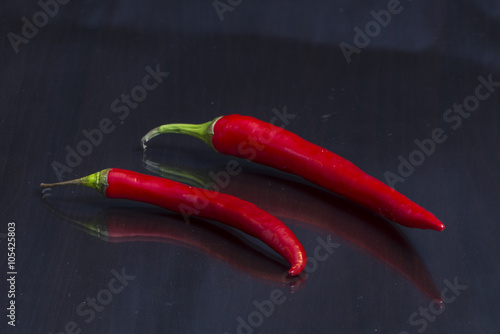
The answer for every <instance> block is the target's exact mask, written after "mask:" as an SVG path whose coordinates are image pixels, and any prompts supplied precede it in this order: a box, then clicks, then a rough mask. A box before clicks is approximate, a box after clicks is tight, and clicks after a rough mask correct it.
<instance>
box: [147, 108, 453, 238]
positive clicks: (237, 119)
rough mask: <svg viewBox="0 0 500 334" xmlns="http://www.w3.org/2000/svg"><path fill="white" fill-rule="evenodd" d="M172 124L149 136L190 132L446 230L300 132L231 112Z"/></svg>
mask: <svg viewBox="0 0 500 334" xmlns="http://www.w3.org/2000/svg"><path fill="white" fill-rule="evenodd" d="M197 126H198V128H195V125H188V126H187V127H186V125H183V124H170V125H169V124H167V125H163V126H160V127H158V128H156V129H153V130H151V131H150V132H149V133H148V134H146V136H144V137H143V139H142V142H143V146H144V147H145V143H146V142H147V141H148V140H149V139H151V138H152V137H154V136H156V135H159V134H162V133H168V132H175V133H185V134H190V135H193V136H195V137H198V138H200V139H203V140H205V142H207V143H208V144H209V145H211V146H212V147H213V148H214V149H215V150H216V151H218V152H220V153H223V154H228V155H232V156H235V157H241V158H245V159H248V160H251V161H253V162H256V163H260V164H263V165H266V166H270V167H274V168H277V169H279V170H282V171H285V172H289V173H293V174H296V175H298V176H301V177H303V178H304V179H306V180H308V181H310V182H312V183H315V184H317V185H319V186H321V187H323V188H325V189H328V190H330V191H332V192H334V193H336V194H339V195H341V196H343V197H345V198H347V199H349V200H351V201H353V202H356V203H358V204H360V205H362V206H364V207H366V208H368V209H370V210H372V211H374V212H376V213H378V214H380V215H381V216H383V217H385V218H387V219H388V220H391V221H393V222H396V223H398V224H401V225H403V226H406V227H413V228H421V229H433V230H437V231H442V230H443V229H444V225H443V223H441V222H440V221H439V220H438V219H437V218H436V217H435V216H434V215H433V214H432V213H430V212H429V211H427V210H425V209H424V208H422V207H421V206H419V205H417V204H416V203H414V202H412V201H411V200H410V199H408V198H407V197H405V196H404V195H402V194H401V193H399V192H398V191H396V190H394V189H393V188H391V187H389V186H388V185H386V184H385V183H383V182H381V181H379V180H377V179H376V178H374V177H372V176H370V175H368V174H366V173H365V172H363V171H362V170H361V169H360V168H358V167H356V166H355V165H354V164H353V163H351V162H349V161H348V160H346V159H344V158H342V157H340V156H338V155H337V154H335V153H333V152H331V151H329V150H327V149H325V148H322V147H320V146H318V145H315V144H313V143H311V142H309V141H307V140H305V139H303V138H301V137H299V136H298V135H296V134H294V133H292V132H290V131H288V130H285V129H283V128H281V127H278V126H275V125H273V124H270V123H267V122H263V121H260V120H258V119H256V118H254V117H250V116H242V115H236V114H234V115H227V116H222V117H219V118H216V119H214V120H213V121H211V122H208V123H204V124H200V125H197Z"/></svg>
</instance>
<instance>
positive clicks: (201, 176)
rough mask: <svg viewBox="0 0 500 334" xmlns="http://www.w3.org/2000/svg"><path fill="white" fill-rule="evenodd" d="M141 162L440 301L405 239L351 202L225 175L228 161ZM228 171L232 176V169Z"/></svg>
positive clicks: (280, 181)
mask: <svg viewBox="0 0 500 334" xmlns="http://www.w3.org/2000/svg"><path fill="white" fill-rule="evenodd" d="M143 162H144V166H145V168H146V169H148V170H150V171H152V172H154V173H156V174H159V175H161V176H163V177H166V178H170V179H175V180H177V181H180V182H184V183H188V184H190V185H194V186H197V187H201V188H203V187H208V188H209V189H210V188H211V189H210V190H216V191H220V192H223V193H227V194H230V195H233V196H237V197H239V198H241V199H243V200H246V201H249V202H251V203H254V204H255V205H257V206H258V207H260V208H261V209H263V210H265V211H267V212H269V213H270V214H272V215H274V216H276V217H278V218H287V219H288V220H289V222H290V223H292V224H294V225H297V226H299V227H301V228H305V229H309V230H314V231H317V232H320V233H327V234H334V235H336V236H339V237H341V238H342V239H343V240H345V241H347V243H346V244H347V245H349V246H351V247H352V248H354V249H356V250H358V251H361V252H362V253H363V254H365V255H367V256H369V257H371V258H373V259H375V260H378V261H382V263H384V264H386V265H388V266H389V267H390V268H392V269H393V270H394V271H395V272H397V273H398V274H400V275H402V276H403V277H405V278H406V279H407V280H409V281H410V282H412V283H413V284H414V285H415V286H417V287H418V288H419V289H420V290H421V291H423V292H424V293H425V294H426V295H427V296H428V297H429V298H431V299H434V300H437V301H441V295H440V292H439V291H438V289H437V287H436V285H435V283H434V280H433V278H432V276H431V275H430V273H429V270H428V269H427V267H426V265H425V263H424V262H423V261H422V259H421V258H420V257H419V255H418V254H417V252H416V250H415V249H414V248H413V247H412V245H411V243H410V242H409V241H408V239H407V238H406V237H404V236H403V235H402V233H401V232H400V231H399V230H398V229H397V228H396V227H395V226H393V224H391V223H390V222H388V221H387V220H385V219H384V218H382V217H380V216H377V215H375V214H373V213H372V212H370V211H368V210H366V209H364V208H362V207H360V206H358V205H357V204H355V203H352V202H350V201H348V200H345V199H343V198H341V197H339V196H337V195H335V194H333V193H330V192H328V191H326V190H323V189H320V188H318V187H315V186H313V185H308V184H304V183H301V182H295V181H291V180H290V177H289V176H283V178H281V177H274V176H270V175H264V174H259V173H258V172H255V169H250V168H247V167H245V171H244V172H243V171H242V167H241V166H239V167H240V170H239V172H237V173H236V172H233V173H229V172H228V166H229V165H230V163H231V161H230V162H229V163H228V165H226V166H224V167H222V168H220V169H217V170H215V169H210V170H195V169H193V168H191V169H180V168H171V167H169V166H166V165H162V164H159V163H157V162H154V161H152V160H148V159H147V158H146V153H144V157H143ZM232 162H233V163H236V160H233V161H232ZM230 168H232V170H233V171H234V170H235V166H234V164H233V165H232V166H231V167H230ZM248 170H253V171H254V172H248ZM226 174H227V175H226ZM214 188H215V189H214ZM297 237H298V238H299V240H300V235H297Z"/></svg>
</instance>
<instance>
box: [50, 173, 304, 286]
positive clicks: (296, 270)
mask: <svg viewBox="0 0 500 334" xmlns="http://www.w3.org/2000/svg"><path fill="white" fill-rule="evenodd" d="M67 184H78V185H85V186H89V187H92V188H94V189H96V190H98V191H99V192H100V193H101V194H102V195H104V196H105V197H108V198H119V199H129V200H133V201H139V202H144V203H149V204H153V205H157V206H159V207H162V208H165V209H168V210H171V211H175V212H179V213H182V207H183V206H185V207H191V208H193V207H194V208H196V212H194V213H193V214H194V215H196V216H198V217H201V218H206V219H210V220H216V221H219V222H221V223H224V224H226V225H228V226H231V227H234V228H236V229H239V230H240V231H242V232H245V233H247V234H249V235H251V236H253V237H255V238H258V239H260V240H262V241H263V242H264V243H265V244H267V245H268V246H269V247H271V248H272V249H273V250H275V251H276V252H277V253H279V254H280V255H281V256H283V257H284V258H285V259H286V260H287V261H288V262H289V263H290V265H291V268H290V270H289V271H288V273H289V274H290V275H291V276H297V275H299V274H300V273H301V272H302V270H303V269H304V267H305V265H306V255H305V251H304V248H303V246H302V245H301V243H300V242H299V241H298V240H297V238H296V237H295V235H294V234H293V233H292V231H291V230H290V229H289V228H288V227H287V226H286V225H285V224H283V222H281V221H280V220H279V219H278V218H276V217H274V216H272V215H270V214H269V213H267V212H266V211H263V210H261V209H259V208H258V207H257V206H255V205H254V204H252V203H249V202H246V201H243V200H241V199H239V198H237V197H234V196H230V195H226V194H222V193H218V192H214V191H209V190H204V189H198V188H195V187H191V186H187V185H184V184H182V183H179V182H176V181H172V180H169V179H164V178H161V177H157V176H151V175H145V174H140V173H136V172H133V171H128V170H124V169H117V168H110V169H105V170H102V171H100V172H97V173H94V174H92V175H89V176H87V177H84V178H81V179H77V180H72V181H65V182H60V183H54V184H44V183H42V184H41V186H42V187H44V188H48V187H53V186H60V185H67ZM200 194H201V195H200ZM200 196H204V197H203V198H201V197H200ZM200 200H202V201H203V203H204V204H203V205H200V204H199V203H200Z"/></svg>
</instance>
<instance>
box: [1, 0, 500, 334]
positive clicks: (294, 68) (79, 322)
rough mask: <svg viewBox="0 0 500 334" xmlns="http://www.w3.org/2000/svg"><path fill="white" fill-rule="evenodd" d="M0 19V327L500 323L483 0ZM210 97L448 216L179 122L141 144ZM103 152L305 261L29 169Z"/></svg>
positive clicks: (12, 4)
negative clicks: (260, 219) (391, 204)
mask: <svg viewBox="0 0 500 334" xmlns="http://www.w3.org/2000/svg"><path fill="white" fill-rule="evenodd" d="M0 13H1V14H0V31H1V33H2V35H3V36H4V38H3V45H2V48H1V49H0V59H1V60H2V61H1V62H0V66H1V73H2V76H1V77H0V99H1V102H2V109H1V112H0V115H1V123H0V131H1V132H0V133H1V138H2V140H1V142H0V150H1V151H0V152H1V155H2V157H3V158H2V159H1V161H0V175H1V177H2V178H1V189H2V191H1V192H0V197H1V202H0V203H1V207H0V211H1V215H0V259H1V268H2V269H1V272H2V273H1V276H2V277H3V278H2V279H1V280H0V281H1V283H0V295H1V296H2V297H1V298H0V300H1V305H2V309H3V315H2V317H1V319H2V321H1V324H0V326H1V328H2V330H1V332H2V333H45V334H47V333H51V334H56V333H57V334H61V333H65V334H66V333H67V334H70V333H71V334H75V333H94V334H98V333H221V334H234V333H239V334H241V333H245V334H249V333H397V334H408V333H411V334H413V333H426V334H431V333H492V334H498V333H500V330H499V328H500V320H499V317H498V296H499V295H500V288H499V287H498V284H497V281H498V277H499V275H500V265H499V261H498V259H499V256H500V246H499V242H498V235H499V233H500V225H499V224H498V223H499V219H498V215H497V214H496V211H497V210H496V207H497V205H498V204H499V202H500V195H499V192H498V189H499V187H500V178H499V177H498V166H499V164H500V149H499V145H498V143H499V142H500V128H499V124H500V123H499V121H500V113H499V110H500V63H499V59H500V43H499V42H500V35H499V34H498V32H499V28H500V11H499V7H498V5H496V3H495V2H493V1H487V0H479V1H474V2H461V3H459V4H458V3H453V2H450V1H444V2H430V1H424V2H422V1H419V2H415V1H410V0H403V1H397V0H389V1H387V0H386V1H375V2H371V3H363V4H360V3H358V2H351V1H334V2H331V1H330V2H328V1H310V2H308V3H299V2H286V1H253V2H246V1H241V0H232V1H230V0H216V1H186V2H180V1H164V2H137V1H128V0H123V1H84V2H76V1H75V2H73V1H71V2H70V1H66V0H41V1H38V2H36V1H24V0H23V1H11V0H7V1H3V2H2V4H0ZM229 114H241V115H249V116H253V117H255V118H257V119H259V120H261V121H265V122H271V123H274V124H276V125H278V126H281V127H283V128H285V129H286V130H288V131H290V132H293V133H295V134H297V135H299V136H300V137H302V138H304V139H306V140H308V141H310V142H312V143H314V144H317V145H319V146H321V147H323V148H325V149H327V150H330V151H332V152H334V153H336V154H338V155H339V156H341V157H343V158H345V159H347V160H349V161H351V162H352V163H354V164H355V165H356V166H358V167H359V168H361V169H362V170H363V171H365V172H366V173H368V174H369V175H371V176H373V177H375V178H377V179H379V180H380V181H382V182H384V183H385V184H387V185H389V186H390V187H392V188H394V189H396V190H397V191H399V192H401V193H402V194H403V195H405V196H407V197H408V198H410V199H412V200H413V201H414V202H416V203H418V204H419V205H421V206H422V207H424V208H426V209H427V210H429V211H430V212H432V213H433V214H435V215H436V217H438V218H439V219H440V220H441V221H442V222H443V223H444V224H445V226H446V228H445V229H444V230H443V231H442V232H437V231H433V230H424V229H418V228H409V227H405V226H402V225H398V224H395V223H393V222H391V221H389V220H387V219H384V218H382V217H381V216H379V215H377V214H375V213H373V212H370V211H368V210H366V209H364V208H362V207H361V206H360V205H358V204H356V203H354V202H352V201H349V200H347V199H345V198H343V197H342V196H339V195H337V194H334V193H332V192H329V191H327V190H325V189H324V188H323V187H321V185H315V184H312V183H311V182H308V181H306V180H305V179H303V178H301V177H298V176H296V175H292V174H289V173H285V172H282V171H278V170H276V169H274V168H271V167H268V166H264V165H261V164H257V163H255V162H253V161H251V159H249V160H245V159H242V158H238V157H234V156H229V155H224V154H220V153H218V152H216V151H215V150H214V149H212V148H211V147H209V146H207V145H206V144H205V143H203V142H202V141H200V140H199V139H197V138H193V137H190V136H185V135H180V134H165V135H162V136H158V137H156V138H154V139H153V140H151V141H150V142H149V143H148V146H147V148H146V149H143V147H142V146H141V138H142V136H144V135H145V134H146V133H147V132H148V131H149V130H151V129H153V128H155V127H157V126H159V125H162V124H166V123H193V124H201V123H205V122H208V121H210V120H212V119H214V118H216V117H219V116H222V115H229ZM282 149H283V151H286V150H287V149H288V147H287V146H286V144H283V147H282ZM275 159H278V160H279V159H280V157H279V155H277V156H276V157H275ZM105 168H122V169H127V170H131V171H135V172H139V173H143V174H148V175H154V176H158V177H162V178H168V179H172V180H175V181H179V182H181V183H185V184H188V185H190V186H193V187H199V188H201V189H205V190H207V189H209V190H217V191H220V192H221V193H226V194H229V195H232V196H236V197H239V198H241V199H243V200H245V201H248V202H251V203H253V204H255V205H256V206H258V207H259V208H261V209H263V210H264V211H267V212H268V213H270V214H271V215H273V216H275V217H278V218H279V219H280V220H281V221H282V222H283V223H284V224H285V225H286V226H288V227H289V229H290V230H291V231H292V232H293V233H294V234H295V236H296V237H297V239H298V240H299V241H300V243H301V244H302V245H303V246H304V249H305V251H306V254H307V265H306V267H305V270H304V272H303V273H302V274H301V275H299V276H298V277H290V276H288V275H287V270H288V263H287V262H286V261H285V260H284V259H283V258H282V257H281V256H280V255H279V254H278V253H277V252H275V251H274V250H273V249H271V248H270V247H269V246H268V245H266V244H265V243H263V242H262V241H261V240H259V239H257V238H254V237H251V236H249V235H248V234H246V233H243V232H242V231H240V230H238V229H235V228H232V227H229V226H227V225H225V224H223V223H221V222H220V221H217V220H209V219H203V218H199V217H195V215H193V216H190V217H189V219H186V216H185V215H182V214H179V213H176V212H174V211H170V210H166V209H163V208H160V207H157V206H153V205H150V204H147V203H141V202H135V201H130V200H124V199H110V198H105V197H103V196H101V195H100V194H99V193H97V192H96V191H94V190H93V189H89V188H85V187H70V186H68V187H57V188H56V187H51V188H46V189H41V187H40V183H42V182H59V181H66V180H71V179H75V178H80V177H83V176H86V175H89V174H92V173H94V172H97V171H99V170H102V169H105ZM166 191H168V190H166Z"/></svg>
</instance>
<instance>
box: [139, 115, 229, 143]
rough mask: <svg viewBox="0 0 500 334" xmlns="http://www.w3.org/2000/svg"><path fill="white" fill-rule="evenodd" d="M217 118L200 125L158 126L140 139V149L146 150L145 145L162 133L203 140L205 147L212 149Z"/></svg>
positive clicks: (177, 124) (173, 124)
mask: <svg viewBox="0 0 500 334" xmlns="http://www.w3.org/2000/svg"><path fill="white" fill-rule="evenodd" d="M219 118H220V117H217V118H216V119H214V120H211V121H210V122H206V123H202V124H185V123H172V124H164V125H160V126H159V127H156V128H154V129H153V130H151V131H149V132H148V133H147V134H146V135H145V136H144V137H142V139H141V143H142V148H143V149H146V143H147V142H148V141H149V140H151V139H152V138H154V137H156V136H158V135H161V134H164V133H180V134H184V135H190V136H193V137H195V138H198V139H201V140H203V141H204V142H205V143H206V144H207V145H209V146H210V147H212V148H213V145H212V136H213V134H214V125H215V122H217V120H218V119H219Z"/></svg>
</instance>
